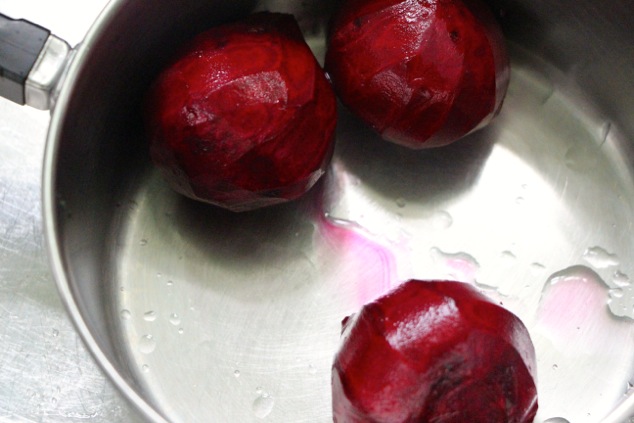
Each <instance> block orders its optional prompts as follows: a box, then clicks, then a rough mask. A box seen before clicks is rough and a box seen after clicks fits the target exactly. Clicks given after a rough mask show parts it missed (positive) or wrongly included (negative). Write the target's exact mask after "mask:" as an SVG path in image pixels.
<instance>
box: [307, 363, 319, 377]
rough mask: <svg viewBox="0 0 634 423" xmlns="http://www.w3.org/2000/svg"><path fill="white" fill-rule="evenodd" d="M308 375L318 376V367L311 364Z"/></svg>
mask: <svg viewBox="0 0 634 423" xmlns="http://www.w3.org/2000/svg"><path fill="white" fill-rule="evenodd" d="M308 373H310V374H311V375H315V374H317V367H315V366H313V365H312V364H309V365H308Z"/></svg>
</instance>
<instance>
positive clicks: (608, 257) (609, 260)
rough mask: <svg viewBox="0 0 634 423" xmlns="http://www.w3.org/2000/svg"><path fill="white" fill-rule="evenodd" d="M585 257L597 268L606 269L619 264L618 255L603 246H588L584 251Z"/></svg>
mask: <svg viewBox="0 0 634 423" xmlns="http://www.w3.org/2000/svg"><path fill="white" fill-rule="evenodd" d="M583 259H584V260H585V261H587V262H588V263H590V265H591V266H592V267H594V268H595V269H605V268H607V267H614V266H618V265H619V259H618V257H617V255H616V254H611V253H609V252H607V251H606V250H605V249H603V248H601V247H591V248H588V249H587V250H586V251H585V252H584V253H583Z"/></svg>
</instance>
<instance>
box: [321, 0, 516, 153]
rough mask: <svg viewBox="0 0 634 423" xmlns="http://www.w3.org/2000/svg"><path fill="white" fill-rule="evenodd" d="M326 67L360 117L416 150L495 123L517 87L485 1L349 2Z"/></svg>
mask: <svg viewBox="0 0 634 423" xmlns="http://www.w3.org/2000/svg"><path fill="white" fill-rule="evenodd" d="M326 70H327V71H328V73H329V75H330V77H331V78H332V81H333V84H334V86H335V91H336V92H337V94H338V95H339V97H340V99H341V101H342V102H343V103H344V104H345V105H346V106H347V107H348V108H349V109H350V110H351V111H352V112H353V113H355V114H356V115H358V117H359V118H361V120H363V121H364V122H366V123H367V124H369V125H370V126H371V127H372V128H374V129H375V130H376V131H378V132H379V133H380V134H381V135H382V137H383V138H384V139H386V140H388V141H392V142H395V143H397V144H401V145H404V146H406V147H409V148H413V149H421V148H427V147H437V146H442V145H446V144H450V143H452V142H454V141H456V140H457V139H459V138H461V137H463V136H464V135H466V134H468V133H470V132H473V131H475V130H476V129H479V128H482V127H483V126H485V125H487V124H488V123H489V122H490V121H491V119H492V118H493V117H494V116H495V115H496V114H497V113H498V111H499V110H500V107H501V106H502V101H503V99H504V96H505V94H506V89H507V86H508V82H509V59H508V56H507V51H506V47H505V40H504V38H503V34H502V32H501V30H500V28H499V26H498V24H497V22H496V21H495V19H494V16H493V15H492V13H491V12H490V11H489V10H488V9H487V8H486V6H485V5H483V4H481V3H480V0H347V1H344V2H343V3H342V6H341V8H340V9H339V10H338V12H337V13H336V14H335V16H334V17H333V19H332V23H331V27H330V30H329V38H328V51H327V54H326Z"/></svg>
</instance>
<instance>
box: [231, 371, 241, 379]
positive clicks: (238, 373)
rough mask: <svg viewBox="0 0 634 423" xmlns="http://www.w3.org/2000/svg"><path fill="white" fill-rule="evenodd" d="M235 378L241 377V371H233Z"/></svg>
mask: <svg viewBox="0 0 634 423" xmlns="http://www.w3.org/2000/svg"><path fill="white" fill-rule="evenodd" d="M233 376H235V377H237V378H238V377H240V370H234V371H233Z"/></svg>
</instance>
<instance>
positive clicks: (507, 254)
mask: <svg viewBox="0 0 634 423" xmlns="http://www.w3.org/2000/svg"><path fill="white" fill-rule="evenodd" d="M500 256H501V257H502V260H504V262H506V263H511V262H514V261H515V259H517V257H516V256H515V254H513V252H512V251H509V250H506V251H502V254H500Z"/></svg>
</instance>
